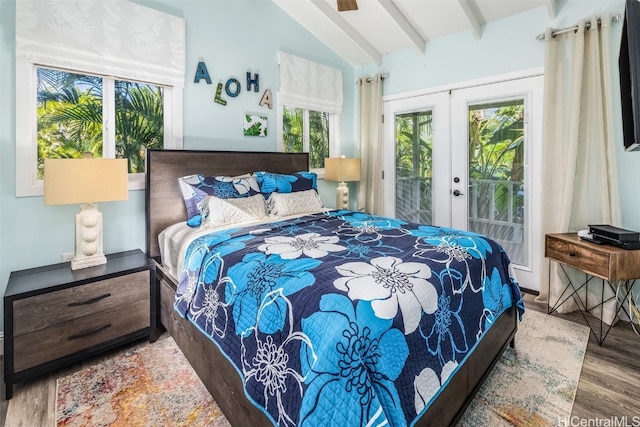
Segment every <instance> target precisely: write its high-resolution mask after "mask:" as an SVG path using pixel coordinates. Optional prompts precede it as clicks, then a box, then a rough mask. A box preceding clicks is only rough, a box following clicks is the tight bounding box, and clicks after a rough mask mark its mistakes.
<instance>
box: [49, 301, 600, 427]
mask: <svg viewBox="0 0 640 427" xmlns="http://www.w3.org/2000/svg"><path fill="white" fill-rule="evenodd" d="M588 338H589V329H588V328H587V327H586V326H582V325H578V324H576V323H572V322H569V321H566V320H562V319H559V318H557V317H553V316H548V315H546V314H544V313H539V312H535V311H533V310H528V311H526V312H525V315H524V319H523V321H522V323H521V324H520V326H519V329H518V333H517V335H516V347H515V349H512V348H508V349H507V350H506V351H505V353H504V354H503V356H502V357H501V359H500V360H499V361H498V363H497V364H496V366H495V368H494V370H493V371H492V373H491V374H490V375H489V377H488V378H487V381H486V382H485V384H484V385H483V386H482V388H481V389H480V391H479V392H478V394H477V395H476V398H475V399H474V400H473V402H472V403H471V405H470V406H469V408H468V410H467V411H466V413H465V414H464V416H463V417H462V419H461V420H460V423H459V424H458V427H478V426H492V427H507V426H518V427H539V426H556V425H560V421H561V420H565V419H568V417H570V415H571V408H572V406H573V400H574V397H575V392H576V389H577V386H578V380H579V377H580V370H581V369H582V361H583V358H584V353H585V349H586V345H587V341H588ZM57 388H58V389H57V401H56V420H57V425H58V426H127V427H130V426H131V427H134V426H154V427H155V426H193V427H198V426H212V427H222V426H225V427H226V426H229V423H228V421H227V420H226V418H225V417H224V415H222V413H221V412H220V409H219V408H218V406H217V405H216V404H215V402H214V401H213V400H212V399H211V396H210V395H209V392H208V391H207V390H206V388H205V387H204V385H203V384H202V383H201V382H200V380H199V378H198V377H197V375H196V373H195V372H194V371H193V370H192V368H191V366H190V365H189V363H188V362H187V360H186V359H185V358H184V356H183V355H182V353H181V352H180V350H179V349H178V347H177V346H176V344H175V342H174V341H173V339H171V338H170V337H168V338H165V339H162V340H158V341H157V342H155V343H153V344H149V345H145V346H142V347H140V348H137V349H134V350H131V351H127V352H124V353H121V354H118V355H116V356H115V357H113V358H110V359H107V360H105V361H103V362H101V363H99V364H97V365H95V366H91V367H88V368H85V369H84V370H82V371H79V372H76V373H74V374H71V375H69V376H66V377H63V378H60V379H59V380H58V383H57Z"/></svg>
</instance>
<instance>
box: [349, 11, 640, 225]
mask: <svg viewBox="0 0 640 427" xmlns="http://www.w3.org/2000/svg"><path fill="white" fill-rule="evenodd" d="M623 11H624V0H594V1H590V0H565V1H561V2H560V3H559V8H558V11H557V17H556V19H554V20H553V21H550V20H549V15H548V13H547V9H546V8H545V7H540V8H537V9H534V10H532V11H529V12H526V13H522V14H519V15H515V16H512V17H509V18H506V19H503V20H500V21H498V22H495V23H492V24H490V25H488V26H486V27H485V28H484V31H483V33H482V37H481V39H480V40H476V39H475V37H474V36H473V35H472V34H471V32H462V33H458V34H454V35H451V36H448V37H444V38H441V39H437V40H433V41H430V42H428V43H427V47H426V50H425V52H424V53H422V52H418V51H417V49H405V50H403V51H400V52H396V53H393V54H390V55H386V56H385V57H384V58H383V64H382V67H381V68H380V69H381V70H382V71H384V72H386V73H388V74H389V76H388V77H387V78H386V79H385V81H384V87H383V92H384V95H385V96H388V95H393V94H401V93H403V92H415V91H419V90H420V89H425V88H430V87H437V86H446V85H451V84H454V83H458V82H465V81H471V80H474V79H481V78H485V77H490V76H494V75H499V74H507V73H511V72H517V71H521V70H528V69H535V68H538V67H543V66H544V42H542V41H538V40H536V36H537V35H538V34H540V33H543V32H544V31H545V29H546V28H547V27H553V28H564V27H569V26H572V25H574V24H575V23H576V22H578V21H579V20H580V19H584V18H589V17H591V16H593V15H597V16H602V15H603V14H604V13H607V12H608V13H611V15H615V14H617V13H622V12H623ZM621 33H622V22H621V21H620V22H617V23H613V24H612V26H611V43H610V46H611V70H612V90H613V92H614V114H613V117H614V118H615V119H614V122H615V134H616V147H617V163H618V176H619V180H620V194H621V204H622V226H623V227H625V228H629V229H632V230H640V192H639V191H638V189H637V186H638V183H640V151H637V152H624V150H623V143H622V122H621V119H620V117H621V112H620V103H619V97H618V95H617V94H618V93H619V79H618V51H619V47H620V36H621ZM376 69H377V68H376V67H371V66H366V67H360V68H359V69H358V70H357V73H367V72H368V73H371V72H372V71H375V70H376Z"/></svg>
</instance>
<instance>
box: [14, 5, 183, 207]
mask: <svg viewBox="0 0 640 427" xmlns="http://www.w3.org/2000/svg"><path fill="white" fill-rule="evenodd" d="M96 8H98V9H101V10H100V11H96V10H95V9H96ZM163 28H164V30H163ZM183 84H184V20H183V19H182V18H179V17H175V16H172V15H167V14H165V13H162V12H159V11H156V10H153V9H150V8H147V7H144V6H141V5H138V4H135V3H131V2H128V1H121V0H118V1H114V2H98V3H96V4H93V5H90V4H87V3H86V2H83V1H81V0H45V1H42V0H17V2H16V164H17V167H16V195H17V196H31V195H41V194H42V188H43V185H42V177H43V169H42V165H43V162H44V159H45V158H48V157H51V158H71V157H81V156H82V155H83V153H86V152H89V153H91V154H92V155H93V157H106V158H126V159H127V160H128V163H129V173H130V175H129V188H130V189H135V188H144V171H145V163H144V154H145V151H146V149H148V148H182V89H183V88H182V86H183Z"/></svg>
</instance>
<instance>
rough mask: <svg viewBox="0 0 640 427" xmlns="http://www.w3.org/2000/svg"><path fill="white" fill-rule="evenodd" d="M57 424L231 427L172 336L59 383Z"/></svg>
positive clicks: (97, 365) (116, 357) (121, 354)
mask: <svg viewBox="0 0 640 427" xmlns="http://www.w3.org/2000/svg"><path fill="white" fill-rule="evenodd" d="M56 423H57V426H69V427H71V426H73V427H80V426H83V427H85V426H113V427H116V426H122V427H125V426H126V427H138V426H140V427H142V426H149V427H151V426H153V427H158V426H193V427H197V426H211V427H223V426H224V427H228V426H230V424H229V422H228V421H227V419H226V418H225V417H224V416H223V415H222V412H221V411H220V408H218V405H216V403H215V402H214V401H213V399H212V398H211V395H210V394H209V392H208V391H207V389H206V388H205V386H204V385H203V384H202V382H201V381H200V379H199V378H198V376H197V375H196V373H195V371H194V370H193V369H192V368H191V365H189V362H188V361H187V359H186V358H185V357H184V355H183V354H182V352H181V351H180V349H179V348H178V346H177V345H176V343H175V342H174V341H173V339H172V338H171V337H167V338H163V339H160V340H158V341H156V342H154V343H152V344H148V345H144V346H141V347H138V348H136V349H133V350H130V351H125V352H121V353H119V354H117V355H116V356H114V357H111V358H109V359H106V360H104V361H102V362H100V363H98V364H96V365H93V366H90V367H87V368H85V369H83V370H81V371H78V372H75V373H73V374H70V375H67V376H65V377H62V378H59V379H58V381H57V398H56Z"/></svg>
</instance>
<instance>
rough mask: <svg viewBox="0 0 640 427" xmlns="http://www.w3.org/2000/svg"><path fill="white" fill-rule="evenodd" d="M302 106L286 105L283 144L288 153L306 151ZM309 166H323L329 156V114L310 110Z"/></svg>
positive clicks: (283, 122)
mask: <svg viewBox="0 0 640 427" xmlns="http://www.w3.org/2000/svg"><path fill="white" fill-rule="evenodd" d="M304 113H305V111H304V110H303V109H301V108H294V107H284V108H283V112H282V127H283V129H282V130H283V132H282V139H283V141H282V144H283V147H284V151H285V152H288V153H291V152H293V153H301V152H303V151H304V116H305V114H304ZM308 117H309V118H308V120H309V167H310V168H312V169H315V168H323V167H324V159H325V157H329V114H328V113H323V112H320V111H311V110H310V111H309V114H308Z"/></svg>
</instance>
